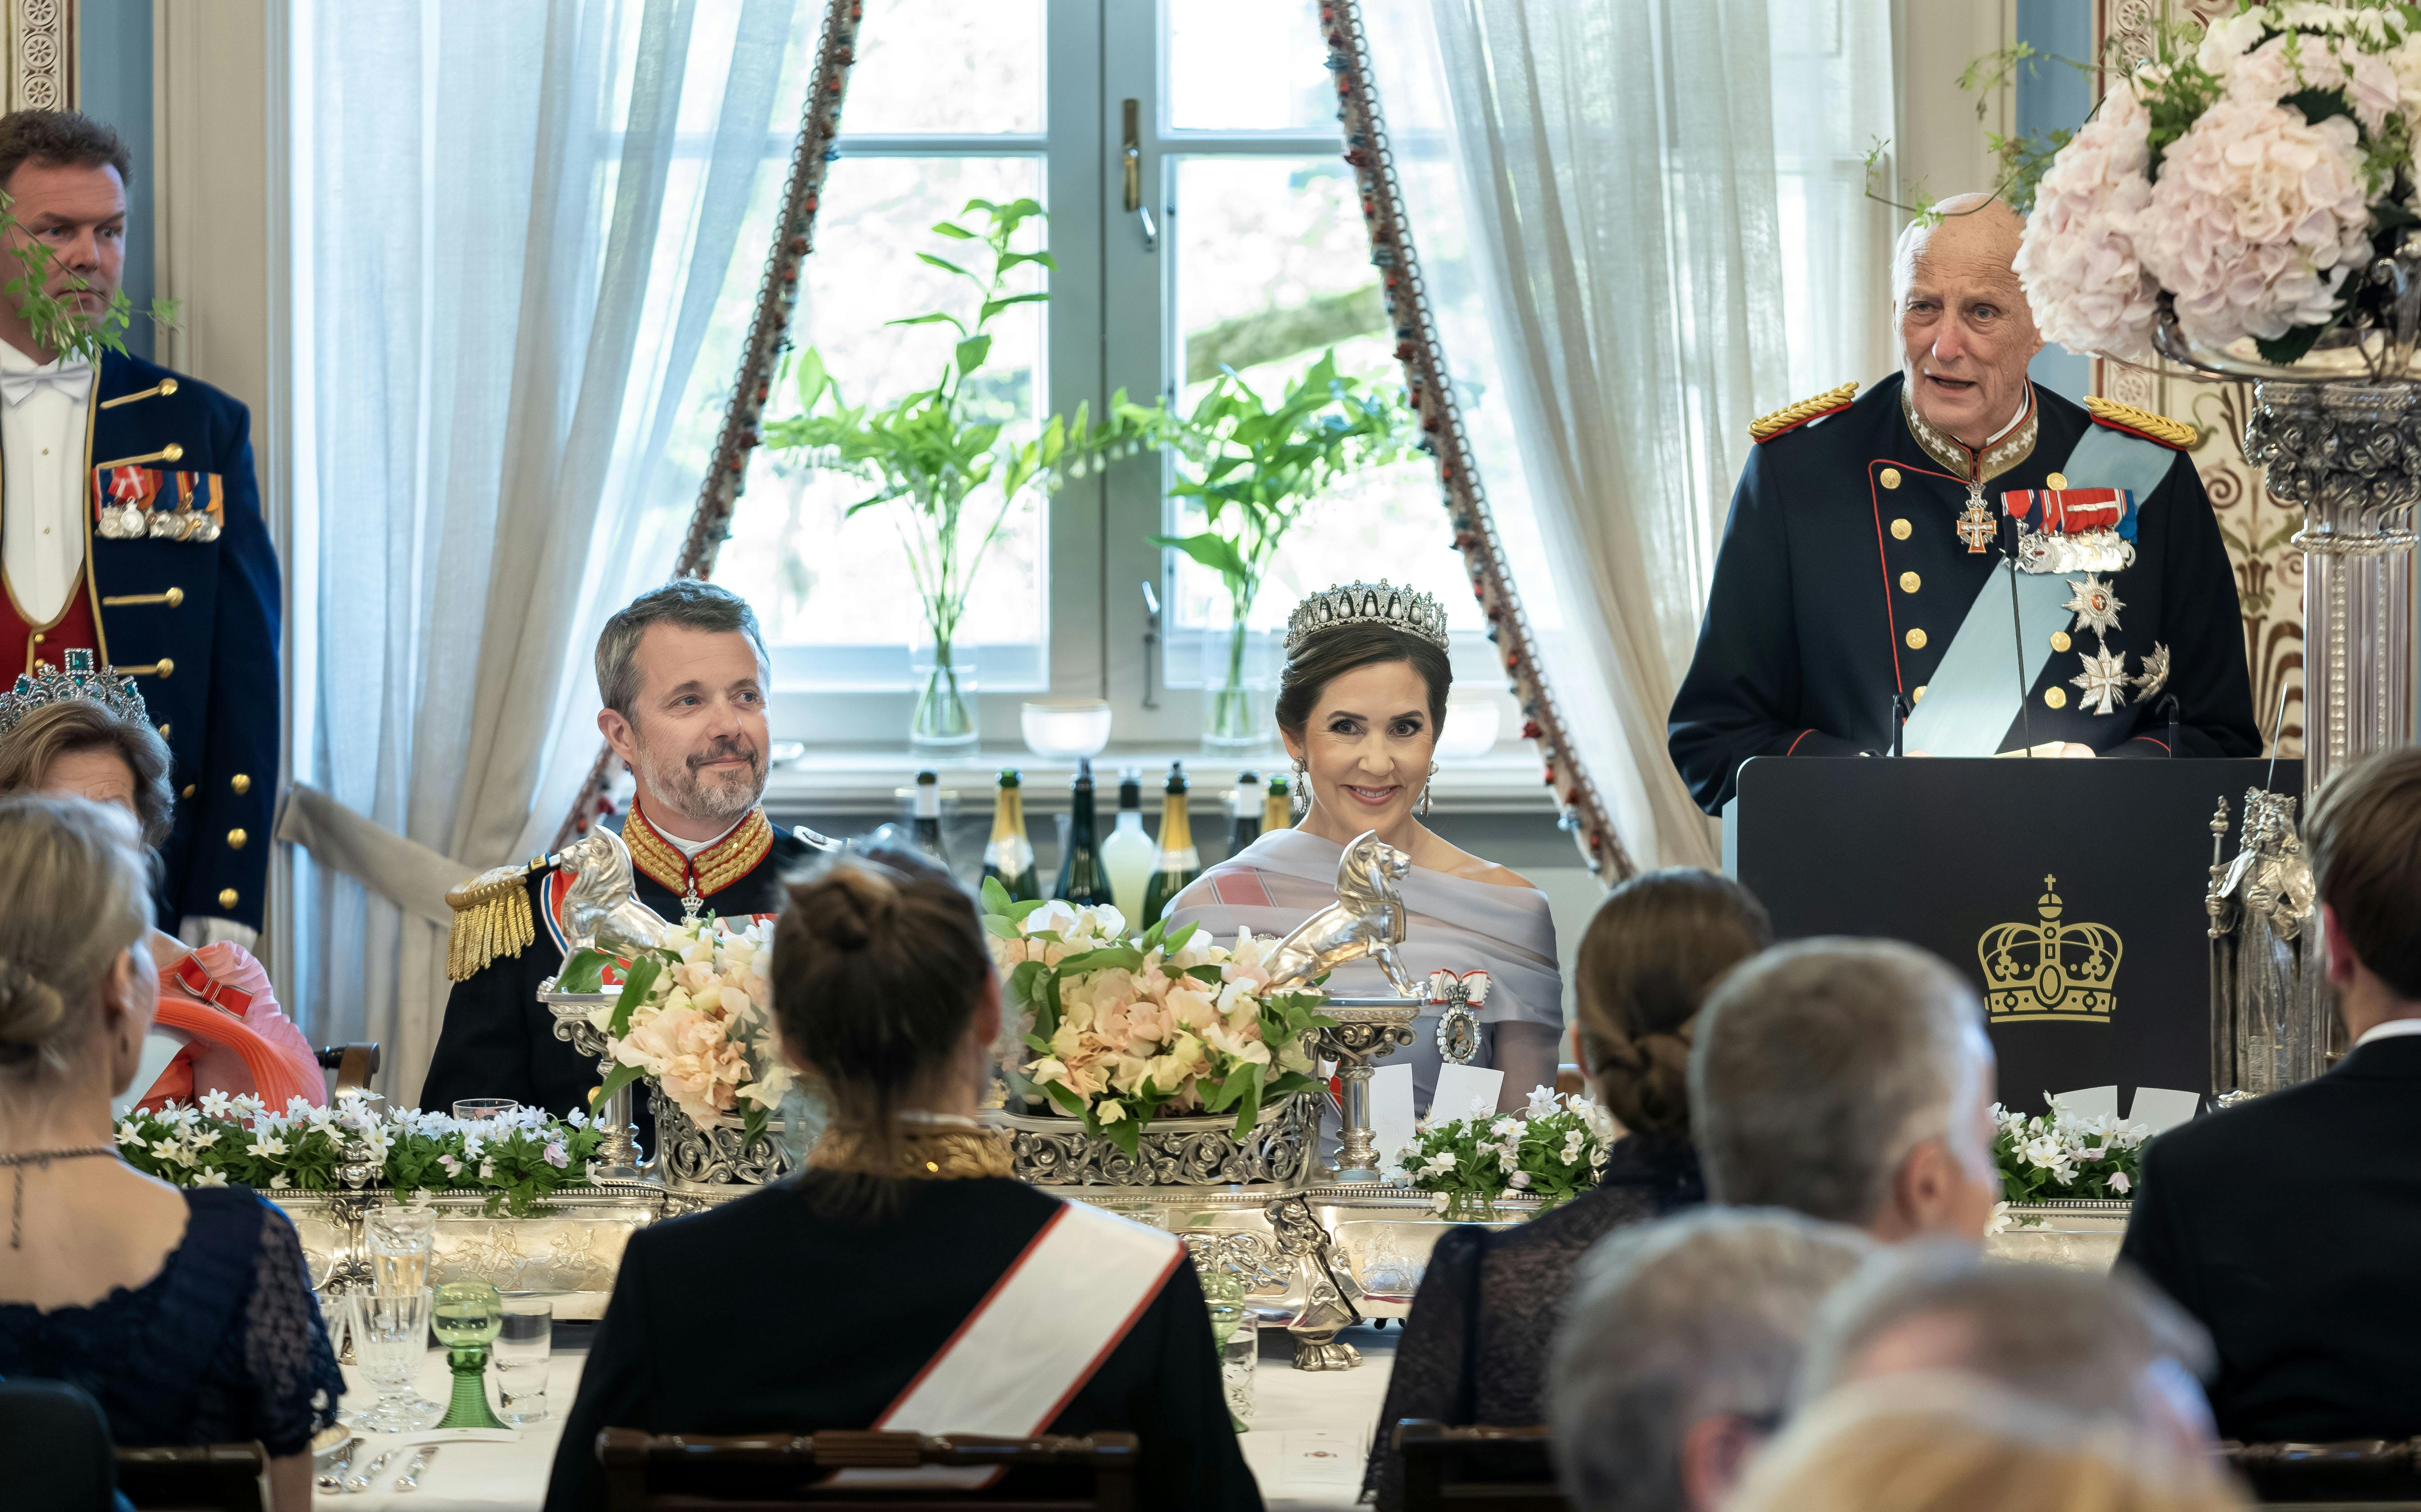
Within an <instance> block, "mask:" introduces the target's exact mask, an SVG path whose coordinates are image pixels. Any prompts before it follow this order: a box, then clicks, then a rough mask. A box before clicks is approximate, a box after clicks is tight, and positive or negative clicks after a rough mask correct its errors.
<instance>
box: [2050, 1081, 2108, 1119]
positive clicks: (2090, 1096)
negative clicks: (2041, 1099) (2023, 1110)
mask: <svg viewBox="0 0 2421 1512" xmlns="http://www.w3.org/2000/svg"><path fill="white" fill-rule="evenodd" d="M2052 1097H2053V1098H2054V1099H2056V1100H2057V1101H2058V1103H2059V1105H2060V1106H2061V1107H2063V1108H2066V1109H2067V1110H2068V1111H2069V1112H2070V1113H2072V1114H2074V1115H2076V1116H2078V1117H2079V1118H2085V1119H2093V1118H2102V1117H2109V1118H2116V1117H2117V1116H2118V1089H2117V1088H2116V1087H2115V1086H2085V1087H2078V1088H2077V1089H2076V1090H2075V1091H2073V1092H2054V1093H2053V1094H2052Z"/></svg>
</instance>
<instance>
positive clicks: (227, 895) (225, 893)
mask: <svg viewBox="0 0 2421 1512" xmlns="http://www.w3.org/2000/svg"><path fill="white" fill-rule="evenodd" d="M219 907H221V908H223V909H231V908H233V907H235V889H234V888H232V887H228V888H224V889H222V890H221V891H220V893H219Z"/></svg>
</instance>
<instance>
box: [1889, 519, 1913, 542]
mask: <svg viewBox="0 0 2421 1512" xmlns="http://www.w3.org/2000/svg"><path fill="white" fill-rule="evenodd" d="M1910 528H1911V527H1910V525H1909V522H1907V521H1905V520H1895V521H1893V522H1892V539H1894V540H1906V539H1908V534H1909V530H1910Z"/></svg>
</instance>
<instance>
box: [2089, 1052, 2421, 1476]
mask: <svg viewBox="0 0 2421 1512" xmlns="http://www.w3.org/2000/svg"><path fill="white" fill-rule="evenodd" d="M2119 1258H2120V1259H2121V1260H2126V1261H2132V1262H2133V1263H2134V1264H2135V1265H2136V1266H2137V1267H2138V1268H2139V1269H2141V1270H2142V1271H2143V1272H2144V1274H2145V1275H2146V1276H2147V1277H2148V1278H2149V1279H2150V1280H2152V1281H2153V1282H2154V1283H2155V1284H2157V1285H2158V1286H2160V1287H2161V1288H2162V1289H2163V1290H2164V1291H2166V1292H2167V1293H2168V1294H2169V1295H2170V1296H2171V1297H2173V1298H2175V1299H2177V1301H2178V1302H2179V1304H2180V1305H2182V1306H2183V1307H2184V1308H2185V1309H2186V1311H2188V1312H2190V1313H2192V1314H2193V1315H2194V1316H2195V1317H2197V1318H2199V1319H2201V1320H2202V1324H2203V1326H2204V1327H2205V1328H2208V1329H2209V1330H2210V1333H2211V1338H2212V1340H2213V1342H2214V1343H2216V1344H2217V1345H2218V1347H2219V1378H2218V1380H2217V1381H2216V1382H2215V1383H2214V1384H2213V1386H2212V1390H2211V1406H2212V1408H2213V1410H2214V1411H2216V1413H2217V1415H2218V1418H2219V1431H2220V1432H2221V1433H2222V1434H2223V1435H2225V1436H2226V1437H2228V1438H2232V1439H2242V1440H2244V1441H2246V1442H2277V1441H2280V1440H2288V1439H2294V1440H2302V1441H2305V1442H2316V1441H2319V1442H2324V1441H2329V1440H2335V1439H2403V1438H2410V1437H2413V1436H2414V1435H2416V1434H2421V1285H2416V1284H2415V1277H2416V1276H2421V1037H2397V1038H2388V1039H2376V1040H2373V1041H2371V1042H2370V1043H2369V1044H2366V1045H2364V1046H2362V1047H2361V1048H2360V1049H2358V1050H2356V1051H2354V1052H2353V1053H2351V1055H2348V1056H2347V1057H2346V1058H2345V1060H2344V1061H2343V1062H2341V1063H2340V1064H2339V1065H2338V1066H2337V1068H2336V1069H2335V1070H2333V1071H2330V1072H2329V1073H2328V1074H2326V1075H2325V1076H2321V1077H2319V1078H2318V1079H2317V1080H2314V1081H2311V1082H2307V1083H2304V1084H2303V1085H2302V1086H2298V1087H2292V1088H2289V1089H2288V1090H2287V1091H2284V1092H2276V1093H2273V1094H2272V1095H2270V1096H2269V1097H2266V1098H2263V1099H2260V1100H2259V1101H2257V1102H2254V1103H2251V1104H2249V1105H2247V1106H2245V1107H2242V1108H2238V1109H2234V1110H2232V1111H2230V1112H2227V1113H2222V1114H2217V1115H2211V1116H2210V1117H2206V1118H2199V1119H2196V1120H2195V1122H2193V1123H2190V1124H2187V1125H2185V1126H2183V1127H2181V1128H2179V1129H2175V1130H2170V1131H2169V1132H2168V1133H2166V1134H2163V1135H2162V1136H2161V1137H2160V1138H2159V1139H2158V1140H2156V1141H2154V1142H2153V1144H2152V1145H2151V1146H2150V1147H2149V1149H2148V1150H2147V1151H2146V1153H2145V1159H2144V1182H2143V1188H2142V1190H2141V1191H2140V1192H2138V1193H2137V1194H2136V1197H2135V1210H2134V1212H2133V1214H2132V1216H2131V1217H2130V1218H2129V1219H2128V1222H2127V1239H2126V1243H2125V1245H2124V1247H2123V1248H2121V1250H2120V1251H2119Z"/></svg>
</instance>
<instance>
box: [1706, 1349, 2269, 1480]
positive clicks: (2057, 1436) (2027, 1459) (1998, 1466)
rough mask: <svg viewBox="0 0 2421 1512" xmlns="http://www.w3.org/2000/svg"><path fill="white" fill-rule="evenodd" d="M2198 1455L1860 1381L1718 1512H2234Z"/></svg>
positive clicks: (1815, 1411) (2023, 1408) (1999, 1399)
mask: <svg viewBox="0 0 2421 1512" xmlns="http://www.w3.org/2000/svg"><path fill="white" fill-rule="evenodd" d="M2245 1505H2247V1503H2246V1502H2245V1500H2244V1498H2243V1496H2242V1495H2241V1493H2239V1492H2238V1491H2237V1490H2236V1489H2235V1488H2234V1487H2233V1486H2232V1485H2231V1484H2230V1483H2229V1482H2228V1480H2227V1479H2226V1475H2225V1474H2224V1473H2222V1472H2221V1471H2220V1470H2219V1469H2218V1468H2217V1467H2216V1466H2215V1465H2214V1464H2213V1462H2212V1461H2211V1459H2210V1457H2208V1456H2207V1455H2201V1454H2180V1453H2179V1452H2178V1451H2177V1450H2176V1448H2175V1447H2174V1446H2173V1445H2172V1444H2170V1443H2169V1442H2167V1441H2166V1440H2164V1439H2163V1438H2161V1437H2159V1436H2157V1435H2152V1434H2147V1433H2145V1432H2142V1431H2141V1430H2138V1429H2136V1428H2134V1427H2133V1426H2131V1425H2127V1424H2123V1423H2115V1422H2104V1423H2102V1424H2100V1425H2098V1426H2092V1427H2082V1426H2080V1425H2079V1424H2078V1423H2077V1421H2076V1419H2075V1418H2073V1417H2072V1416H2070V1415H2068V1414H2065V1413H2061V1412H2057V1411H2051V1410H2049V1409H2046V1408H2044V1407H2042V1406H2041V1405H2040V1404H2038V1403H2036V1402H2032V1401H2028V1400H2026V1399H2024V1398H2022V1397H2019V1396H2015V1395H2010V1394H2009V1393H2007V1392H2005V1391H2002V1390H2001V1389H2000V1388H1998V1387H1995V1386H1993V1385H1991V1384H1990V1383H1989V1382H1986V1381H1981V1380H1975V1379H1974V1378H1972V1377H1961V1376H1955V1375H1938V1374H1928V1375H1906V1376H1894V1377H1890V1378H1887V1379H1884V1380H1870V1381H1865V1382H1862V1383H1860V1384H1858V1385H1855V1386H1851V1387H1848V1388H1846V1389H1844V1390H1842V1391H1840V1392H1837V1393H1835V1394H1834V1395H1832V1396H1830V1397H1828V1398H1826V1399H1825V1400H1823V1401H1821V1402H1819V1403H1817V1404H1816V1405H1814V1406H1813V1407H1811V1408H1810V1409H1808V1411H1805V1412H1804V1413H1803V1414H1801V1415H1800V1416H1798V1417H1796V1418H1794V1419H1792V1421H1791V1424H1790V1426H1789V1427H1788V1429H1786V1430H1785V1431H1784V1432H1783V1434H1782V1435H1781V1436H1780V1437H1779V1438H1777V1439H1775V1440H1774V1442H1773V1443H1772V1444H1770V1445H1769V1446H1767V1448H1766V1451H1765V1453H1764V1454H1763V1455H1761V1456H1760V1457H1758V1458H1757V1463H1756V1464H1755V1465H1753V1466H1752V1467H1750V1470H1749V1472H1748V1474H1747V1476H1746V1478H1745V1479H1744V1480H1743V1482H1742V1485H1741V1488H1740V1492H1739V1494H1738V1495H1737V1496H1736V1497H1735V1498H1734V1499H1733V1500H1732V1501H1731V1502H1730V1503H1729V1504H1727V1506H1726V1512H2234V1509H2237V1508H2241V1507H2243V1506H2245Z"/></svg>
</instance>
